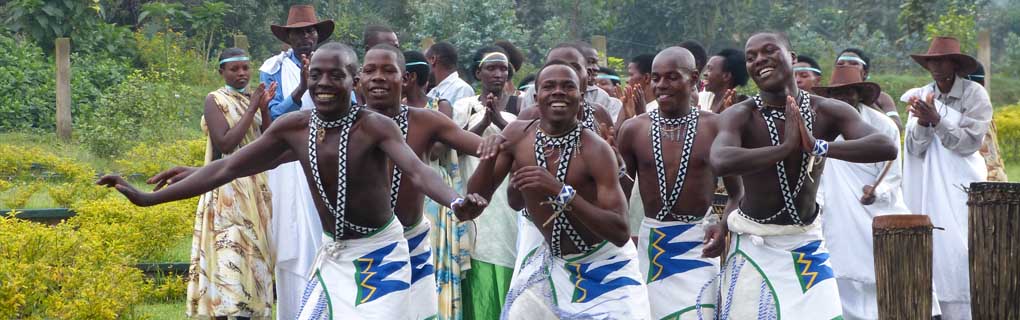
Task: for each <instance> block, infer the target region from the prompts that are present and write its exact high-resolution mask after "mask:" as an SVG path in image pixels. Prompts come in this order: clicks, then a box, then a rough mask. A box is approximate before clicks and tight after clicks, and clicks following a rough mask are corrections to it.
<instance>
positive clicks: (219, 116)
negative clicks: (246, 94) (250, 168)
mask: <svg viewBox="0 0 1020 320" xmlns="http://www.w3.org/2000/svg"><path fill="white" fill-rule="evenodd" d="M275 91H276V84H275V83H274V84H273V85H270V86H269V88H268V90H267V88H266V84H265V83H262V84H259V86H258V88H257V89H255V92H254V93H253V94H252V96H251V103H250V104H249V105H248V108H247V109H245V110H244V114H242V115H241V119H239V120H238V121H237V123H235V124H234V126H233V127H231V126H230V124H229V123H228V122H227V119H226V117H225V116H224V115H223V112H224V110H223V109H221V107H220V105H219V103H217V101H216V97H215V96H213V95H212V94H210V95H208V96H206V97H205V114H204V119H205V123H206V127H208V128H209V140H210V141H212V145H213V146H215V147H216V150H219V151H220V152H222V153H231V152H234V150H235V149H237V145H239V144H241V140H242V139H244V136H245V134H247V133H248V130H249V129H250V128H251V123H252V122H253V121H254V120H255V113H256V112H261V110H263V108H264V104H265V103H266V102H268V100H270V99H272V94H273V93H274V92H275ZM269 121H271V120H270V119H264V123H268V122H269ZM267 128H268V127H267Z"/></svg>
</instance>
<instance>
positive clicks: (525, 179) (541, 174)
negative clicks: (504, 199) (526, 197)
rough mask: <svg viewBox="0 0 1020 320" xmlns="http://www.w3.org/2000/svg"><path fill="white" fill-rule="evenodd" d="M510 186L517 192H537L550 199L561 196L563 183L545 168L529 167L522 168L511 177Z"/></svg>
mask: <svg viewBox="0 0 1020 320" xmlns="http://www.w3.org/2000/svg"><path fill="white" fill-rule="evenodd" d="M510 185H511V186H513V187H514V188H515V189H517V190H521V191H526V192H536V193H539V194H542V195H545V196H548V197H554V196H556V195H558V194H560V189H562V188H563V183H562V182H560V181H559V180H556V177H553V176H552V174H551V173H549V171H548V170H546V169H545V168H542V167H539V166H527V167H523V168H520V169H519V170H517V172H514V174H513V176H512V177H510Z"/></svg>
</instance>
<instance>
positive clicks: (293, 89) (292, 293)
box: [259, 5, 334, 319]
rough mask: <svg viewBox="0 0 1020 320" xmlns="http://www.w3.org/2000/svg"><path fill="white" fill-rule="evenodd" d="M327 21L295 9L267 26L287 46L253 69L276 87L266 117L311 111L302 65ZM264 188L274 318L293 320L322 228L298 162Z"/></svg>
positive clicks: (325, 32) (273, 173)
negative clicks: (268, 195) (269, 210)
mask: <svg viewBox="0 0 1020 320" xmlns="http://www.w3.org/2000/svg"><path fill="white" fill-rule="evenodd" d="M333 27H334V25H333V20H325V21H318V19H316V17H315V8H314V7H312V6H307V5H295V6H293V7H291V8H290V14H289V15H288V17H287V24H286V25H283V26H279V25H273V26H272V31H273V35H275V36H276V38H277V39H280V41H283V42H285V43H287V45H289V46H290V47H291V49H290V50H287V51H284V52H281V53H280V54H278V55H276V56H273V57H272V58H269V59H267V60H266V61H265V62H264V63H263V64H262V67H261V68H259V79H260V81H261V82H262V83H271V82H275V83H277V87H276V95H275V96H274V97H273V100H272V101H270V102H269V110H270V115H271V116H272V117H273V118H274V119H276V118H279V117H280V116H282V115H283V114H285V113H289V112H293V111H297V110H299V109H300V110H309V109H313V108H314V107H315V104H314V103H313V102H312V97H311V96H310V95H309V94H308V82H307V81H308V80H307V78H308V76H307V75H308V64H309V63H308V61H309V59H311V56H312V51H313V50H315V48H316V47H317V46H318V45H319V44H320V43H322V42H324V41H326V39H329V36H330V34H332V33H333ZM269 189H270V191H272V193H273V199H272V200H273V218H272V223H271V229H270V235H269V239H270V245H271V247H272V250H273V252H275V253H276V270H275V272H276V294H277V297H278V299H279V303H278V304H277V305H278V307H277V312H276V315H277V319H294V317H295V316H296V315H297V312H298V309H297V308H298V306H299V305H300V303H301V296H302V294H303V293H304V288H305V282H306V277H305V276H306V275H307V274H306V272H308V270H309V268H311V266H312V262H313V261H314V260H315V251H316V250H317V249H318V248H319V246H321V245H322V239H321V237H320V236H319V235H321V234H322V226H321V224H320V222H319V216H318V214H317V213H316V210H315V205H314V203H313V200H312V194H311V192H309V191H308V190H309V189H308V183H307V181H306V180H305V175H304V172H303V171H302V169H301V165H300V164H299V163H298V162H296V161H295V162H290V163H285V164H282V165H280V166H279V167H277V168H276V169H272V170H270V171H269Z"/></svg>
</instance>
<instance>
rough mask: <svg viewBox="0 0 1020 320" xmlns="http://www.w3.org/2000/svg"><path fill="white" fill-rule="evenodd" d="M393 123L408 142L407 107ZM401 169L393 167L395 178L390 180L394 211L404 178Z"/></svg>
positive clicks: (404, 107) (403, 106)
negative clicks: (401, 181) (401, 180)
mask: <svg viewBox="0 0 1020 320" xmlns="http://www.w3.org/2000/svg"><path fill="white" fill-rule="evenodd" d="M393 121H395V122H396V123H397V126H399V127H400V135H401V137H402V138H404V140H405V141H406V140H407V106H406V105H401V106H400V113H398V114H397V117H396V118H393ZM402 175H403V174H402V172H401V170H400V168H398V167H397V166H396V164H394V165H393V177H392V178H391V179H390V207H391V208H393V209H394V210H396V209H397V196H398V193H399V192H400V177H401V176H402Z"/></svg>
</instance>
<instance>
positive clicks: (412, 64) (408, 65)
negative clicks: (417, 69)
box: [404, 61, 429, 68]
mask: <svg viewBox="0 0 1020 320" xmlns="http://www.w3.org/2000/svg"><path fill="white" fill-rule="evenodd" d="M421 65H425V66H427V65H429V64H428V63H427V62H425V61H415V62H408V63H406V64H404V68H407V67H410V66H421Z"/></svg>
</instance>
